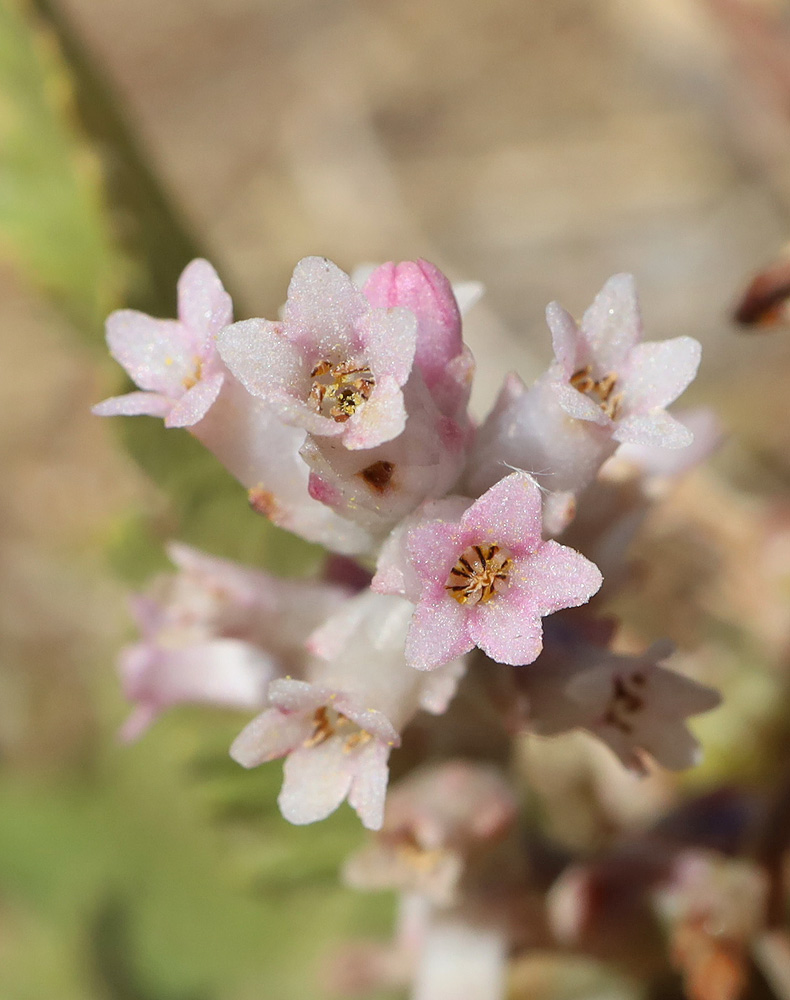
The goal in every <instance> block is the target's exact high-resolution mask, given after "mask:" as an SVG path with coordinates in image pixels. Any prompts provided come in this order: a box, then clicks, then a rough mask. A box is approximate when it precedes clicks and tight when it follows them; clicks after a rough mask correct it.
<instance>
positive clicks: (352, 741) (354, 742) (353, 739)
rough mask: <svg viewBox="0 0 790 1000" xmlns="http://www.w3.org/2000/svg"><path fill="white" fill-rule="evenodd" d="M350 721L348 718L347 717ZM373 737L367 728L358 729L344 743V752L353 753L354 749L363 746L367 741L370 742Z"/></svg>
mask: <svg viewBox="0 0 790 1000" xmlns="http://www.w3.org/2000/svg"><path fill="white" fill-rule="evenodd" d="M345 721H346V722H348V721H349V720H348V719H345ZM372 739H373V737H372V736H371V734H370V733H369V732H368V731H367V729H358V730H357V731H356V732H355V733H352V734H351V736H349V737H348V739H347V740H346V741H345V743H344V744H343V753H351V751H352V750H356V748H357V747H363V746H364V745H365V744H366V743H369V742H370V741H371V740H372Z"/></svg>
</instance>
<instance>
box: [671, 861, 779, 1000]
mask: <svg viewBox="0 0 790 1000" xmlns="http://www.w3.org/2000/svg"><path fill="white" fill-rule="evenodd" d="M767 891H768V884H767V879H766V875H765V873H764V872H763V871H761V870H760V869H759V868H758V867H757V866H756V865H755V864H754V863H752V862H749V861H744V860H738V859H731V858H724V857H721V856H718V855H715V854H713V853H712V852H704V851H699V850H697V851H694V850H690V851H686V852H684V853H682V854H680V855H679V856H678V857H677V858H676V859H675V862H674V865H673V868H672V873H671V875H670V877H669V879H668V880H667V881H666V882H665V883H664V884H662V885H661V886H660V887H658V889H657V890H656V892H655V894H654V900H655V905H656V907H657V910H658V912H659V914H660V916H661V917H662V919H663V920H664V921H665V922H666V923H667V925H668V927H669V932H670V939H671V951H670V957H671V960H672V964H673V965H674V966H675V967H676V968H677V969H679V970H680V971H681V972H682V974H683V978H684V985H685V990H686V994H687V996H688V997H689V998H690V1000H738V997H740V996H741V995H742V994H743V991H744V988H745V987H746V984H747V981H748V976H749V971H748V965H749V955H750V943H751V941H752V940H753V939H754V938H755V936H756V935H757V934H758V932H759V931H760V930H761V929H762V927H763V925H764V921H765V902H766V898H767Z"/></svg>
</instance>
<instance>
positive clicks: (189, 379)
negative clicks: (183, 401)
mask: <svg viewBox="0 0 790 1000" xmlns="http://www.w3.org/2000/svg"><path fill="white" fill-rule="evenodd" d="M193 360H194V363H195V370H194V371H193V373H192V374H191V375H185V376H184V378H182V379H181V385H183V387H184V388H185V389H186V390H187V392H189V390H190V389H193V388H194V387H195V386H196V385H197V384H198V382H199V381H200V380H201V379H202V378H203V358H200V357H197V356H195V358H194V359H193Z"/></svg>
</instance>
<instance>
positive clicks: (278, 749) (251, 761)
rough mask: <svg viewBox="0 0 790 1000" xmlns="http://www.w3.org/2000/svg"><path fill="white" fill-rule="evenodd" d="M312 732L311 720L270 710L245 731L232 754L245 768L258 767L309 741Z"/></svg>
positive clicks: (234, 746) (236, 741)
mask: <svg viewBox="0 0 790 1000" xmlns="http://www.w3.org/2000/svg"><path fill="white" fill-rule="evenodd" d="M312 731H313V721H312V719H311V718H309V717H306V716H304V715H288V714H286V713H284V712H281V711H280V710H279V709H277V708H269V709H267V710H266V711H265V712H262V713H261V714H260V715H259V716H258V717H257V718H255V719H253V720H252V722H251V723H250V724H249V725H248V726H246V727H245V728H244V729H242V731H241V732H240V733H239V735H238V736H237V737H236V739H235V740H234V741H233V744H232V745H231V748H230V755H231V757H232V758H233V759H234V760H235V761H237V763H239V764H241V766H242V767H257V766H258V765H259V764H263V763H264V762H265V761H269V760H276V759H277V758H278V757H284V756H285V754H287V753H290V752H291V751H292V750H293V749H294V747H298V746H300V744H302V743H304V741H305V740H307V739H309V738H310V735H311V734H312Z"/></svg>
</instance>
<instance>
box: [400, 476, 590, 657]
mask: <svg viewBox="0 0 790 1000" xmlns="http://www.w3.org/2000/svg"><path fill="white" fill-rule="evenodd" d="M445 502H446V501H445ZM406 548H407V552H408V556H409V559H410V561H411V564H412V567H413V569H414V571H415V572H416V575H417V578H418V580H419V585H420V592H419V596H418V597H417V607H416V609H415V611H414V616H413V618H412V621H411V626H410V628H409V633H408V636H407V640H406V659H407V660H408V662H409V663H410V664H411V665H412V666H413V667H416V668H417V669H418V670H433V669H434V668H435V667H438V666H440V665H441V664H443V663H447V662H448V661H449V660H452V659H454V658H455V657H457V656H461V655H462V654H463V653H466V652H468V651H469V650H470V649H472V648H473V647H474V646H479V647H480V648H481V649H482V650H483V651H484V652H485V653H487V654H488V655H489V656H490V657H491V658H492V659H494V660H499V661H500V662H501V663H509V664H514V665H515V664H526V663H532V662H533V660H535V659H536V658H537V657H538V655H539V654H540V651H541V648H542V627H541V618H542V617H543V616H544V615H549V614H552V613H553V612H554V611H558V610H559V609H560V608H569V607H574V606H576V605H579V604H584V603H585V602H586V601H588V600H589V599H590V597H591V596H592V595H593V594H594V593H595V592H596V591H597V590H598V588H599V587H600V586H601V582H602V577H601V574H600V572H599V571H598V568H597V567H596V566H595V565H594V564H593V563H591V562H590V561H589V560H588V559H585V558H584V556H582V555H580V554H579V553H578V552H575V551H574V550H573V549H569V548H567V547H566V546H564V545H560V544H558V543H557V542H554V541H548V542H544V541H543V539H542V537H541V497H540V490H539V488H538V486H537V484H536V482H535V480H534V479H533V478H532V477H531V476H528V475H527V474H526V473H522V472H515V473H513V474H512V475H509V476H507V477H506V478H505V479H503V480H501V481H500V482H499V483H497V484H496V485H495V486H493V487H492V488H491V489H490V490H488V492H487V493H485V494H483V496H482V497H480V499H479V500H476V501H475V502H474V503H473V504H472V505H471V506H470V507H469V508H468V509H467V510H466V511H465V512H464V513H463V514H462V515H461V518H460V520H454V519H449V520H447V519H443V520H431V521H428V522H427V523H424V524H422V525H419V526H417V527H415V528H413V529H412V530H411V531H409V532H408V534H407V536H406Z"/></svg>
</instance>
